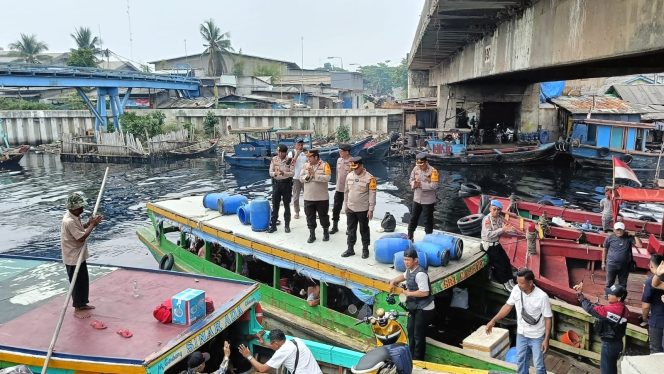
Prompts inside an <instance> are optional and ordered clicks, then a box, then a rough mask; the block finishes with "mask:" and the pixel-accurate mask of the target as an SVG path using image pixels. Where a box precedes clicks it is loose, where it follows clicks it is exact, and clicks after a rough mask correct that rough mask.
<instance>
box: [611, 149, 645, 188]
mask: <svg viewBox="0 0 664 374" xmlns="http://www.w3.org/2000/svg"><path fill="white" fill-rule="evenodd" d="M613 178H614V179H618V178H620V179H629V180H632V181H634V182H636V183H638V184H639V186H641V182H639V178H637V177H636V174H634V171H632V169H630V167H629V166H627V164H626V163H625V162H624V161H622V160H620V159H619V158H618V157H616V156H613Z"/></svg>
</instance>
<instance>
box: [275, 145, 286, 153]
mask: <svg viewBox="0 0 664 374" xmlns="http://www.w3.org/2000/svg"><path fill="white" fill-rule="evenodd" d="M277 150H278V151H279V152H286V151H288V147H286V146H285V145H284V144H279V146H278V147H277Z"/></svg>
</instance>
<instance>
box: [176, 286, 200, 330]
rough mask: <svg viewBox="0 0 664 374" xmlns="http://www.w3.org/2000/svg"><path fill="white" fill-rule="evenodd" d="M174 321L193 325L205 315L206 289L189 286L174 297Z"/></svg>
mask: <svg viewBox="0 0 664 374" xmlns="http://www.w3.org/2000/svg"><path fill="white" fill-rule="evenodd" d="M171 301H172V303H173V323H174V324H176V325H191V324H192V323H194V322H196V321H198V320H199V319H201V318H203V317H205V291H201V290H195V289H193V288H187V289H186V290H184V291H182V292H180V293H178V294H177V295H175V296H173V297H172V300H171Z"/></svg>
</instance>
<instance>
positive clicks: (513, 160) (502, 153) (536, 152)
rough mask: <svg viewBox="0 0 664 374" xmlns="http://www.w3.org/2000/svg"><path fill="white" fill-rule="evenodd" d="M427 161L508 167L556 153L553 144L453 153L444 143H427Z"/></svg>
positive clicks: (542, 158) (546, 157)
mask: <svg viewBox="0 0 664 374" xmlns="http://www.w3.org/2000/svg"><path fill="white" fill-rule="evenodd" d="M427 143H428V144H429V146H428V147H429V155H428V156H427V159H428V160H429V162H430V163H432V164H434V165H442V166H452V165H508V164H526V163H534V162H542V161H546V160H548V159H549V158H551V157H552V156H553V155H554V154H555V153H556V148H555V143H547V144H542V145H539V146H523V147H509V148H500V149H498V148H494V149H475V150H472V151H471V150H461V151H459V152H454V151H453V149H454V148H453V147H452V145H447V144H445V143H447V142H445V141H428V142H427Z"/></svg>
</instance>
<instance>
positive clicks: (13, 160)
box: [0, 145, 30, 168]
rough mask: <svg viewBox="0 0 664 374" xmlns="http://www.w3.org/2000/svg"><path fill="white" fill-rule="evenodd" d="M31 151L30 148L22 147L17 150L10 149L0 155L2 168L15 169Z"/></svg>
mask: <svg viewBox="0 0 664 374" xmlns="http://www.w3.org/2000/svg"><path fill="white" fill-rule="evenodd" d="M29 150H30V146H28V145H22V146H20V147H17V148H8V149H5V150H4V151H2V153H0V168H2V167H15V166H17V165H18V163H19V162H20V161H21V159H22V158H23V156H25V154H26V153H28V151H29Z"/></svg>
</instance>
